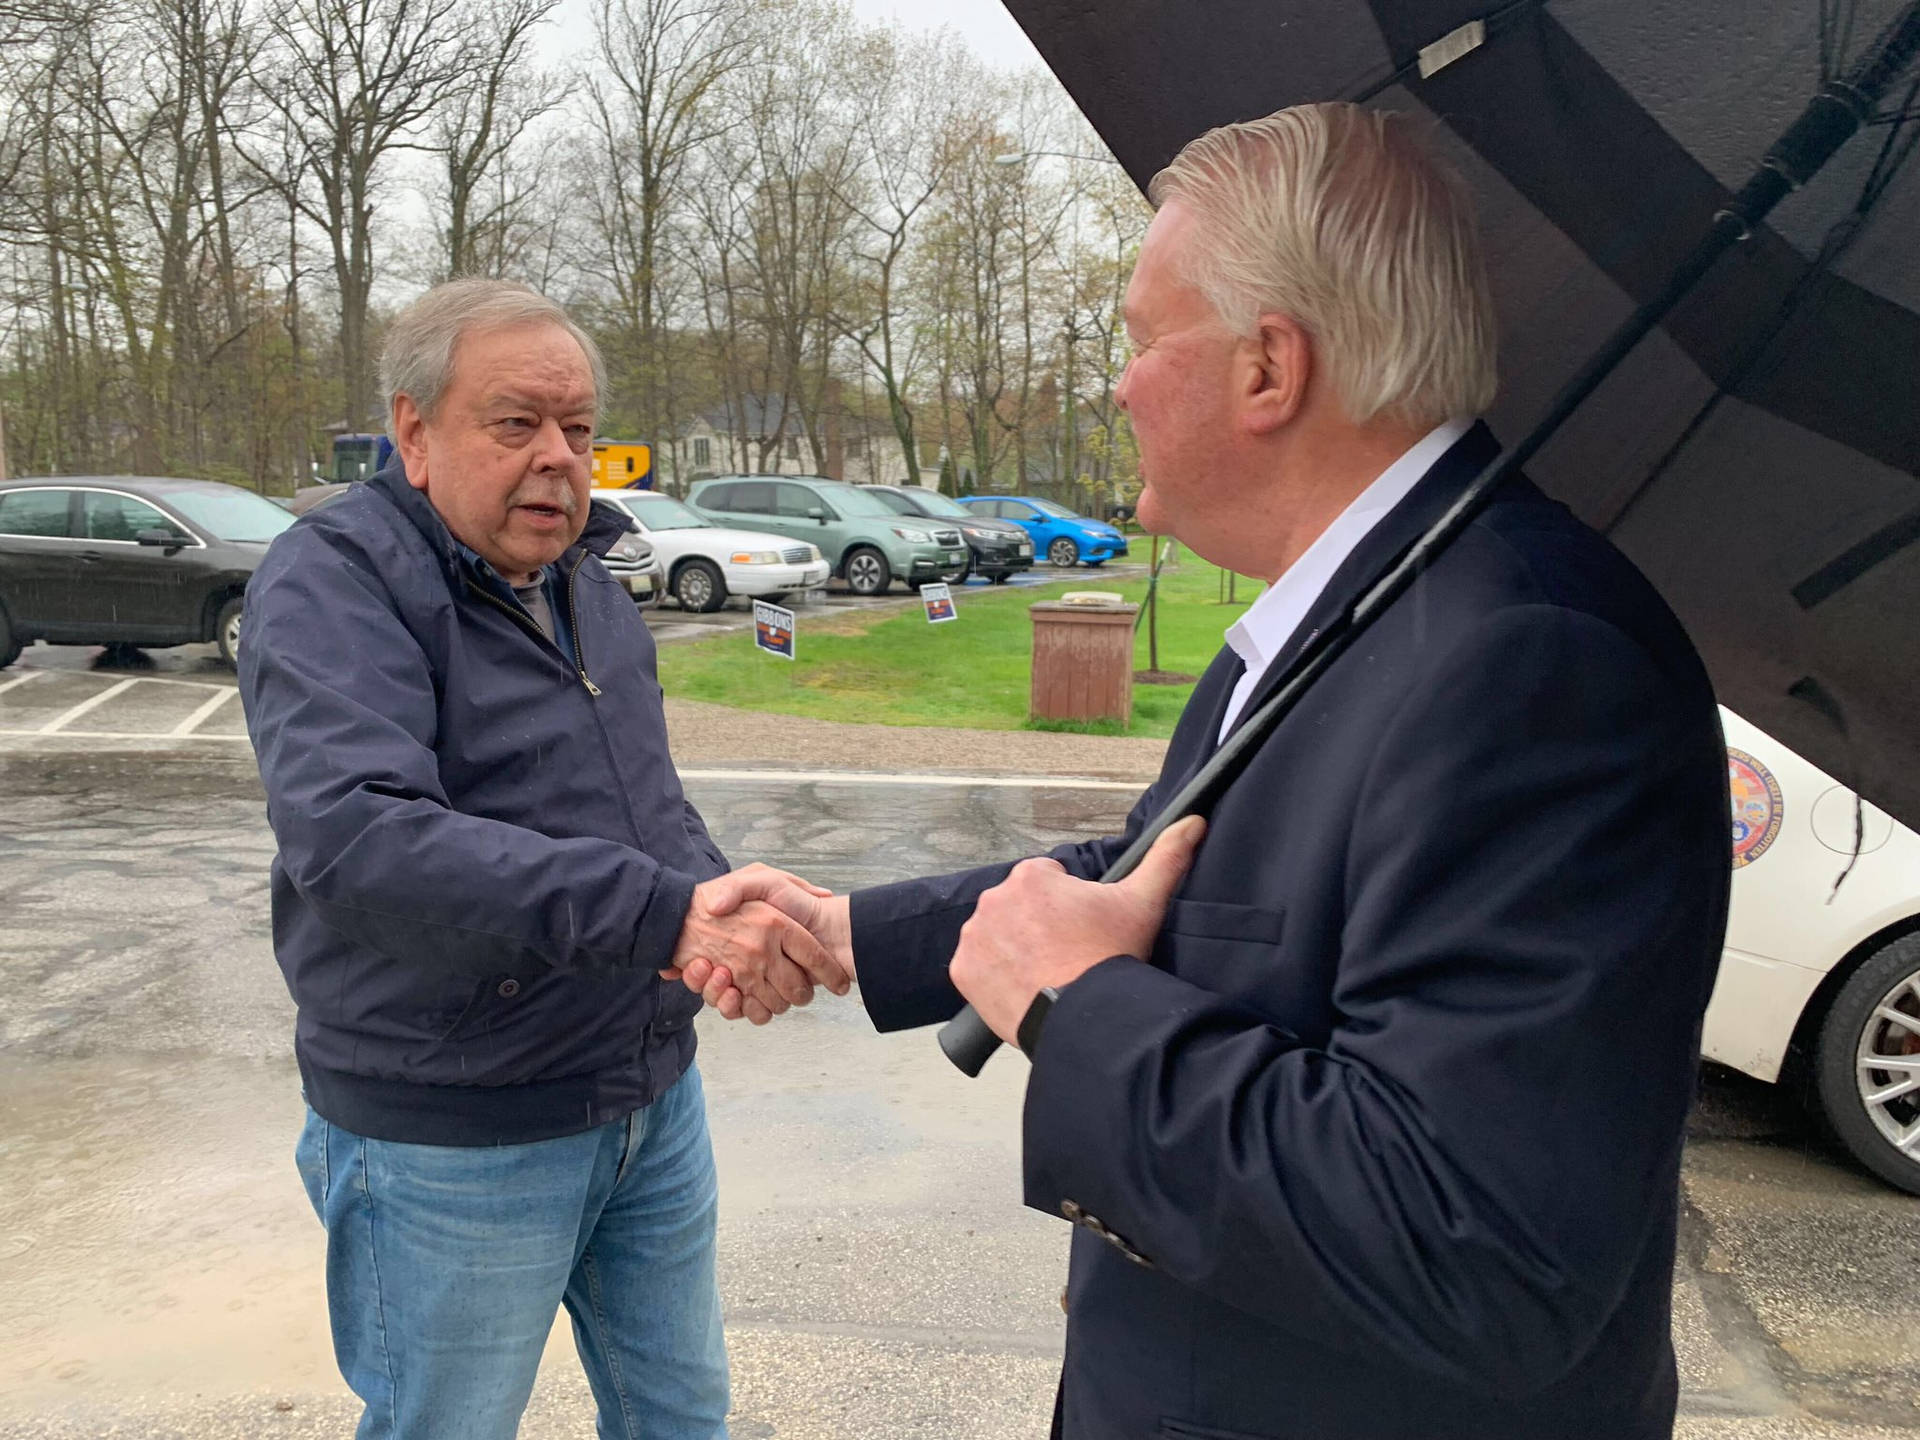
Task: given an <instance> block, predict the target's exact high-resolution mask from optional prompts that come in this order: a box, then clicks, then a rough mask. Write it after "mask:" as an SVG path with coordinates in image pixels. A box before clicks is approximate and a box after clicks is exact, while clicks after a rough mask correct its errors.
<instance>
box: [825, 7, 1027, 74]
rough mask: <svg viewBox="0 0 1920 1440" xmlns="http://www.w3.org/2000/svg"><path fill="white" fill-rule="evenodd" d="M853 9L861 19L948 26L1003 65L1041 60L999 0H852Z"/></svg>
mask: <svg viewBox="0 0 1920 1440" xmlns="http://www.w3.org/2000/svg"><path fill="white" fill-rule="evenodd" d="M853 9H854V13H855V14H857V15H858V16H860V18H861V19H863V20H898V21H900V22H901V23H902V24H904V25H907V26H909V27H911V28H913V29H916V30H937V29H939V28H940V27H941V26H947V27H949V28H951V29H953V30H955V31H958V32H959V34H960V37H961V38H962V39H963V40H965V41H966V42H967V44H968V46H969V47H971V48H972V50H973V53H974V54H976V55H978V56H979V57H980V58H981V59H983V60H985V61H987V62H988V63H989V64H992V65H997V66H1000V67H1002V68H1018V67H1020V66H1024V65H1039V64H1041V63H1042V62H1041V60H1040V54H1039V52H1038V51H1036V50H1035V49H1034V48H1033V45H1032V44H1031V43H1030V42H1029V41H1028V39H1027V36H1026V32H1025V31H1024V30H1022V29H1021V28H1020V27H1019V26H1018V25H1016V24H1014V22H1013V17H1012V16H1011V15H1009V14H1008V13H1007V7H1006V6H1005V5H1002V4H1001V3H1000V0H853Z"/></svg>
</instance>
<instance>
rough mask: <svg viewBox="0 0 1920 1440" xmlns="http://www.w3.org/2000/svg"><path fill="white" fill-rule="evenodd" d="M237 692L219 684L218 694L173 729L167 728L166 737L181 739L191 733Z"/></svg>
mask: <svg viewBox="0 0 1920 1440" xmlns="http://www.w3.org/2000/svg"><path fill="white" fill-rule="evenodd" d="M239 693H240V692H239V691H238V690H235V689H231V688H229V687H227V686H224V685H223V686H221V687H220V693H219V694H218V695H215V696H214V697H213V698H212V699H211V700H209V701H207V703H206V704H204V705H202V706H201V707H200V708H199V709H198V710H196V711H194V712H193V713H192V714H191V715H189V716H187V718H186V719H184V720H182V721H181V722H180V723H179V724H178V725H176V726H174V727H173V729H171V730H169V731H168V732H167V735H168V738H170V739H174V740H181V739H185V738H186V737H188V736H190V735H192V734H193V732H194V731H195V730H197V729H198V728H199V727H200V722H201V721H203V720H205V719H206V718H207V717H208V716H209V715H211V714H213V712H214V711H216V710H218V709H219V708H220V707H221V706H222V705H224V704H226V703H227V701H229V700H231V699H233V697H234V696H236V695H238V694H239Z"/></svg>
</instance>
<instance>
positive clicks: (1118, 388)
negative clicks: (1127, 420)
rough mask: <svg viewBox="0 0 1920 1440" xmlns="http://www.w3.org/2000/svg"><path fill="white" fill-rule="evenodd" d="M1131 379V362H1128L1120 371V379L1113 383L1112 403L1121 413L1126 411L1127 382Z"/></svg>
mask: <svg viewBox="0 0 1920 1440" xmlns="http://www.w3.org/2000/svg"><path fill="white" fill-rule="evenodd" d="M1132 378H1133V361H1131V360H1129V361H1127V363H1126V364H1125V365H1124V366H1123V367H1122V368H1121V370H1120V378H1119V379H1118V380H1116V381H1114V382H1113V403H1114V404H1115V405H1117V406H1119V407H1120V409H1121V410H1122V411H1125V410H1126V409H1127V381H1128V380H1130V379H1132Z"/></svg>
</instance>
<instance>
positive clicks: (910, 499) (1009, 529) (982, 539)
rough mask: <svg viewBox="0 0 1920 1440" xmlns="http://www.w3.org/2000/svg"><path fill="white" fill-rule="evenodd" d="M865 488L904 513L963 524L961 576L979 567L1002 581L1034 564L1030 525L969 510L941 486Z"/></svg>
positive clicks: (963, 576)
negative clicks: (964, 545)
mask: <svg viewBox="0 0 1920 1440" xmlns="http://www.w3.org/2000/svg"><path fill="white" fill-rule="evenodd" d="M862 488H863V489H865V490H867V491H869V492H871V493H872V494H874V495H877V496H879V497H880V499H882V500H883V501H885V502H886V503H887V504H888V505H891V506H892V507H893V508H894V509H895V510H897V511H899V512H900V513H901V514H902V515H924V516H926V517H928V518H929V519H932V520H950V521H952V522H953V523H954V524H955V525H956V526H958V527H959V529H960V533H961V535H963V536H964V537H966V542H967V568H966V569H965V570H963V571H961V572H960V575H959V577H958V578H959V579H960V580H965V579H966V578H967V576H969V575H971V574H972V573H973V572H974V571H976V570H978V571H979V572H980V573H981V574H982V575H984V576H986V577H987V579H988V580H989V581H991V582H992V583H993V584H995V585H998V584H999V583H1000V582H1001V581H1002V580H1004V579H1006V578H1007V576H1009V575H1011V574H1013V572H1014V571H1016V570H1031V569H1032V568H1033V537H1032V536H1031V535H1029V534H1028V533H1027V531H1026V528H1025V527H1024V526H1021V525H1016V524H1014V523H1013V522H1012V521H1011V520H992V519H988V518H987V517H986V516H984V515H982V514H981V513H980V512H979V511H977V510H969V509H968V508H967V507H966V506H964V505H962V504H961V503H960V502H959V501H958V500H949V499H948V498H947V497H946V496H945V495H942V494H941V493H940V492H939V491H938V490H926V489H922V488H921V487H920V486H918V485H867V486H863V487H862Z"/></svg>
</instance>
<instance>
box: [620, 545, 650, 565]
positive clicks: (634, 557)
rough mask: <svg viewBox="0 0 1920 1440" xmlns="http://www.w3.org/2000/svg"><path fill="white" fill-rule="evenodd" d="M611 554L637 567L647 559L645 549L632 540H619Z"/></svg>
mask: <svg viewBox="0 0 1920 1440" xmlns="http://www.w3.org/2000/svg"><path fill="white" fill-rule="evenodd" d="M613 554H614V555H615V556H617V557H618V558H619V559H622V560H630V561H632V562H633V563H635V564H636V565H637V564H639V563H640V562H641V561H643V560H645V559H646V558H647V548H646V546H644V545H641V544H640V543H639V542H637V541H634V540H621V541H619V542H617V543H616V544H615V545H614V547H613Z"/></svg>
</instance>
